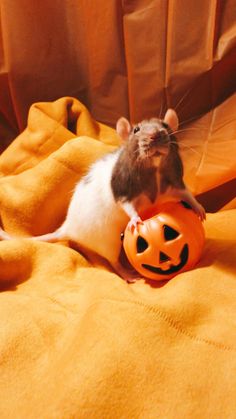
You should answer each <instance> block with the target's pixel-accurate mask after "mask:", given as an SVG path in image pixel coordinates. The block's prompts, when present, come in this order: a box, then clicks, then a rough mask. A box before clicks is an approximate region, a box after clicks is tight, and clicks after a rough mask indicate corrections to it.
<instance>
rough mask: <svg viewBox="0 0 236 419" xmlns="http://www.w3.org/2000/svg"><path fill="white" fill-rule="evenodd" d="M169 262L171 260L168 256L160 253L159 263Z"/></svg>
mask: <svg viewBox="0 0 236 419" xmlns="http://www.w3.org/2000/svg"><path fill="white" fill-rule="evenodd" d="M168 260H170V258H169V256H167V255H166V254H165V253H164V252H160V257H159V262H160V263H163V262H167V261H168Z"/></svg>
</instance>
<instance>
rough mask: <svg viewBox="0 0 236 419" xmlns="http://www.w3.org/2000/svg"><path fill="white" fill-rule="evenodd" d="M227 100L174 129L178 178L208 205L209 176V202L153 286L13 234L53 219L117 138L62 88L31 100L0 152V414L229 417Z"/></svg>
mask: <svg viewBox="0 0 236 419" xmlns="http://www.w3.org/2000/svg"><path fill="white" fill-rule="evenodd" d="M235 105H236V97H235V96H232V97H231V98H229V99H228V100H227V101H226V102H224V103H223V104H221V105H220V106H219V107H218V108H217V109H215V110H214V111H212V112H211V113H209V114H206V115H204V116H202V117H201V118H200V119H199V120H198V121H195V122H193V123H191V124H190V125H189V126H190V128H197V129H193V131H192V132H191V131H189V132H187V131H186V132H185V133H182V137H181V135H180V140H179V141H180V143H182V145H183V147H181V150H182V156H183V161H184V166H185V180H186V183H187V184H188V185H189V187H190V188H191V189H192V191H193V192H194V193H195V194H202V195H201V196H202V197H204V200H205V203H206V204H207V205H208V206H209V207H210V206H211V205H212V202H210V200H211V194H210V190H212V191H213V190H215V191H217V188H218V187H220V188H221V189H220V190H221V196H219V197H218V198H219V202H222V205H221V207H222V208H221V211H218V212H217V213H214V214H209V213H208V214H207V221H206V223H205V228H206V236H207V240H206V245H205V248H204V252H203V256H202V259H201V261H200V262H199V264H198V265H197V266H196V268H195V269H194V270H192V271H189V272H185V273H183V274H180V275H177V276H176V277H175V278H173V279H172V280H170V281H169V282H167V283H166V284H164V285H163V284H160V285H158V283H157V284H156V287H155V286H152V285H151V284H150V283H148V282H145V281H144V280H139V281H137V282H136V283H135V284H132V285H131V284H130V285H129V284H127V283H126V282H125V281H124V280H122V279H121V278H120V277H118V276H117V275H116V274H114V273H113V272H111V271H109V270H108V268H107V267H106V265H105V263H104V262H103V261H100V260H99V259H98V261H97V264H96V266H92V265H91V264H90V263H89V262H88V261H87V260H86V259H85V257H84V256H82V255H81V254H80V253H79V252H78V251H76V250H74V249H72V248H70V247H69V245H68V243H62V244H48V243H42V242H33V241H31V240H26V239H23V238H22V237H23V236H29V235H37V234H43V233H46V232H50V231H53V229H55V228H56V227H58V226H59V225H60V223H61V222H62V220H63V219H64V217H65V214H66V210H67V206H68V203H69V200H70V197H71V192H72V190H73V187H74V185H75V183H76V182H77V181H78V180H79V179H80V178H81V176H82V175H83V174H84V173H86V171H87V169H88V167H89V165H90V164H91V163H92V162H93V161H94V160H95V159H96V158H98V157H100V156H102V155H103V154H104V153H106V152H108V151H110V150H112V149H114V147H116V146H117V145H118V144H119V139H118V137H117V135H116V133H115V131H114V130H113V129H112V128H109V127H107V126H105V125H102V124H100V123H97V122H96V121H94V120H93V118H92V117H91V115H90V114H89V112H88V111H87V109H86V108H85V107H84V106H83V105H82V104H81V103H80V102H78V101H77V100H75V99H73V98H61V99H59V100H57V101H55V102H54V103H38V104H34V105H33V106H32V107H31V109H30V112H29V117H28V125H27V128H26V129H25V131H24V132H23V133H22V134H21V135H20V136H19V137H18V138H16V139H15V141H14V142H13V143H12V144H11V145H10V146H9V147H8V149H7V150H6V151H5V152H4V153H3V154H2V155H1V157H0V173H1V178H0V200H1V206H0V209H1V223H2V226H3V227H4V229H5V230H6V231H7V232H9V233H11V234H13V235H15V236H17V237H18V238H16V239H14V240H12V241H6V242H1V243H0V280H1V283H0V284H1V294H0V319H1V323H0V324H1V326H0V417H1V419H4V418H17V419H21V418H22V419H23V418H24V419H25V418H27V419H29V418H48V419H54V418H58V419H61V418H63V419H64V418H65V419H70V418H83V419H87V418H89V419H93V418H96V419H101V418H111V419H116V418H117V419H121V418H124V419H126V418H127V419H131V418H132V419H136V418H137V419H141V418H142V419H143V418H145V419H146V418H148V419H149V418H163V419H164V418H165V419H166V418H167V419H168V418H174V419H183V418H214V419H215V418H233V417H235V414H236V407H235V400H236V227H235V224H236V205H235V200H234V199H233V186H232V185H233V183H232V182H233V181H234V179H235V175H236V168H235V166H236V163H235V156H236V106H235ZM229 110H230V112H229ZM230 185H231V186H230ZM214 199H215V202H217V198H216V196H214Z"/></svg>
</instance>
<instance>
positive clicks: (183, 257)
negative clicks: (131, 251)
mask: <svg viewBox="0 0 236 419" xmlns="http://www.w3.org/2000/svg"><path fill="white" fill-rule="evenodd" d="M188 254H189V250H188V245H187V244H185V245H184V247H183V249H182V251H181V253H180V263H178V265H172V266H171V267H170V268H169V269H166V270H164V269H161V268H158V267H156V266H152V265H148V264H146V263H143V264H142V267H143V268H145V269H147V270H149V271H151V272H154V273H156V274H159V275H171V274H174V273H175V272H178V271H180V269H182V268H183V267H184V265H185V264H186V263H187V261H188Z"/></svg>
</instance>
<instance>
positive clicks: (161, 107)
mask: <svg viewBox="0 0 236 419" xmlns="http://www.w3.org/2000/svg"><path fill="white" fill-rule="evenodd" d="M163 102H164V100H163V97H162V100H161V109H160V112H159V117H158V118H159V119H161V114H162V110H163Z"/></svg>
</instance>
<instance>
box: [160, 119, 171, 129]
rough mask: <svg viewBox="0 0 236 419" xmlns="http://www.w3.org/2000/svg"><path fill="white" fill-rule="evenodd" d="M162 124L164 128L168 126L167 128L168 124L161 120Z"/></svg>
mask: <svg viewBox="0 0 236 419" xmlns="http://www.w3.org/2000/svg"><path fill="white" fill-rule="evenodd" d="M162 125H163V127H164V128H166V129H168V128H169V125H168V124H166V123H165V122H163V121H162Z"/></svg>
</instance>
